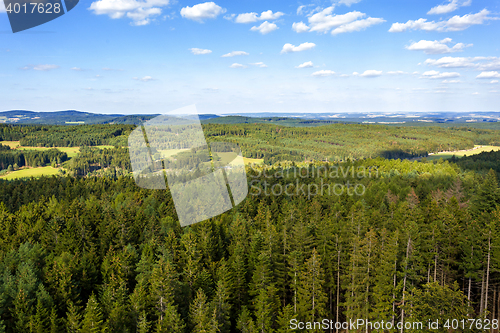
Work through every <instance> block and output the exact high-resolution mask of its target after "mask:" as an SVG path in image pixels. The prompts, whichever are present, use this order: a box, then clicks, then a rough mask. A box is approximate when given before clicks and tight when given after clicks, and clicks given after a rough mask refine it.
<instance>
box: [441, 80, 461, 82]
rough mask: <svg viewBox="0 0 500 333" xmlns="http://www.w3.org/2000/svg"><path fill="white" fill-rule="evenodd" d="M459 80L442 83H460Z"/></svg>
mask: <svg viewBox="0 0 500 333" xmlns="http://www.w3.org/2000/svg"><path fill="white" fill-rule="evenodd" d="M460 82H462V81H460V80H443V83H460Z"/></svg>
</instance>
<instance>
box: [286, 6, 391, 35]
mask: <svg viewBox="0 0 500 333" xmlns="http://www.w3.org/2000/svg"><path fill="white" fill-rule="evenodd" d="M333 9H334V6H330V7H327V8H325V9H323V10H321V11H319V12H318V13H316V14H313V15H311V16H309V18H308V23H309V25H307V24H305V23H304V22H295V23H293V25H292V29H293V30H294V31H296V32H298V33H300V32H306V31H309V32H313V31H316V32H318V33H327V32H330V31H331V33H332V34H333V35H336V34H339V33H343V32H353V31H360V30H363V29H366V28H368V27H370V26H372V25H375V24H379V23H382V22H385V20H384V19H381V18H373V17H368V18H366V19H365V18H364V17H365V16H366V14H364V13H361V12H358V11H352V12H349V13H346V14H340V15H332V13H333Z"/></svg>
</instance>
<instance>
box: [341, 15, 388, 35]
mask: <svg viewBox="0 0 500 333" xmlns="http://www.w3.org/2000/svg"><path fill="white" fill-rule="evenodd" d="M383 22H385V20H384V19H381V18H375V17H369V18H367V19H364V20H357V21H354V22H351V23H347V24H344V25H341V26H340V27H338V28H335V29H333V30H332V35H337V34H340V33H345V32H354V31H361V30H364V29H366V28H369V27H371V26H372V25H375V24H380V23H383Z"/></svg>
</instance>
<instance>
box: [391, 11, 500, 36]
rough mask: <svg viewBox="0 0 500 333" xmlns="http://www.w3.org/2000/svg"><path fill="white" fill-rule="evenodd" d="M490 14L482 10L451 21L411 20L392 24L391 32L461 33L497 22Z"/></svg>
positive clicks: (453, 18) (455, 17)
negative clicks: (477, 26) (493, 21)
mask: <svg viewBox="0 0 500 333" xmlns="http://www.w3.org/2000/svg"><path fill="white" fill-rule="evenodd" d="M489 14H490V12H489V11H488V10H487V9H483V10H481V11H480V12H479V13H476V14H466V15H464V16H458V15H455V16H453V17H452V18H450V19H449V20H445V21H438V22H434V21H431V22H427V19H424V18H421V19H418V20H416V21H414V20H409V21H408V22H406V23H394V24H392V26H391V28H390V29H389V32H403V31H406V30H424V31H439V32H443V31H461V30H465V29H467V28H469V27H470V26H472V25H477V24H483V23H484V22H485V21H487V20H497V19H498V18H497V17H490V16H488V15H489Z"/></svg>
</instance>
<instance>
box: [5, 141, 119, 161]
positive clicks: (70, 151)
mask: <svg viewBox="0 0 500 333" xmlns="http://www.w3.org/2000/svg"><path fill="white" fill-rule="evenodd" d="M0 143H1V144H3V145H7V146H9V147H10V148H11V149H20V150H49V149H54V148H55V149H57V150H59V151H62V152H65V153H66V154H67V155H68V157H69V158H72V157H75V156H76V155H78V153H79V152H80V147H50V148H47V147H23V146H20V145H19V141H0ZM95 147H96V148H99V149H105V148H108V149H111V148H114V146H109V145H101V146H95Z"/></svg>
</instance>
